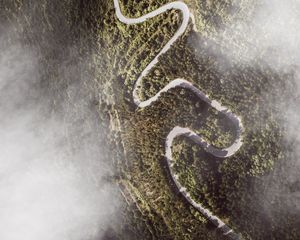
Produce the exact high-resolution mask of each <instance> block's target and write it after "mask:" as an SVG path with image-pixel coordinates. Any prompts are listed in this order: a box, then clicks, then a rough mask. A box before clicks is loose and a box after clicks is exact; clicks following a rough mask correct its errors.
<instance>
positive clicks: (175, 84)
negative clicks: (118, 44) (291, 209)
mask: <svg viewBox="0 0 300 240" xmlns="http://www.w3.org/2000/svg"><path fill="white" fill-rule="evenodd" d="M114 6H115V10H116V15H117V18H118V19H119V20H120V21H121V22H122V23H124V24H139V23H143V22H145V21H147V20H148V19H151V18H153V17H155V16H157V15H159V14H162V13H164V12H166V11H168V10H171V9H175V10H179V11H180V12H181V13H182V19H183V20H182V23H181V25H180V27H179V29H178V30H177V31H176V33H175V34H174V35H173V37H172V38H171V39H170V40H169V41H168V43H167V44H166V45H165V46H164V47H163V48H162V50H161V51H160V52H159V53H158V54H157V55H156V57H155V58H154V59H153V60H152V61H151V62H150V63H149V64H148V65H147V67H146V68H145V69H144V70H143V71H142V73H141V75H140V76H139V77H138V79H137V81H136V82H135V84H134V89H133V93H132V95H133V100H134V103H135V104H136V105H137V106H138V107H140V108H145V107H147V106H149V105H151V104H152V103H153V102H155V101H157V100H158V99H159V97H160V96H161V94H162V93H164V92H168V91H169V90H170V89H173V88H185V89H188V90H190V91H192V92H193V93H195V94H196V95H197V96H198V97H199V98H200V99H201V100H202V101H205V102H206V103H208V104H209V105H210V106H211V107H213V108H215V109H216V110H217V111H219V112H221V113H223V114H224V115H225V116H226V117H228V119H230V120H231V121H232V122H233V123H234V125H235V129H236V139H235V141H234V142H233V143H232V145H231V146H229V147H228V148H225V149H219V148H216V147H214V146H212V145H210V144H209V143H207V142H206V141H205V140H204V139H203V138H202V137H201V136H199V135H197V134H196V133H195V132H193V131H192V130H191V129H189V128H183V127H180V126H176V127H174V128H173V129H172V130H171V132H170V133H169V134H168V136H167V139H166V145H165V156H166V159H167V165H168V168H169V171H170V173H171V176H172V180H173V182H174V183H175V185H176V187H177V189H178V191H179V192H180V193H181V195H182V196H183V197H184V198H185V199H186V201H188V202H189V203H190V204H191V205H192V206H193V207H194V208H195V209H197V210H198V211H199V212H201V213H202V214H203V215H204V216H205V217H207V219H209V220H210V221H211V222H212V223H213V224H214V225H215V226H216V227H217V228H219V229H220V230H221V232H222V233H223V234H224V235H225V236H227V237H228V238H230V239H242V237H241V236H240V235H238V234H236V233H234V231H233V230H232V229H231V228H230V227H228V226H227V225H226V224H225V223H224V222H223V221H222V220H221V219H219V218H218V217H217V216H215V215H213V214H212V213H211V212H210V211H209V210H208V209H207V208H205V207H203V206H202V205H201V204H200V203H198V202H196V201H195V200H194V199H192V198H191V197H190V194H189V192H188V191H187V189H186V188H185V187H183V186H182V185H181V183H180V182H179V180H178V175H176V173H175V172H174V170H173V166H174V159H173V157H172V145H173V141H174V139H175V138H177V137H179V136H184V137H187V138H190V139H192V140H193V141H194V142H195V143H197V144H199V145H200V146H201V147H202V148H204V150H205V151H206V152H208V153H210V154H212V155H213V156H215V157H218V158H227V157H230V156H232V155H234V154H235V153H236V152H237V151H238V150H239V149H240V147H241V146H242V144H243V141H242V140H243V139H242V132H243V126H242V122H241V119H240V118H239V117H238V116H236V115H235V114H234V113H232V112H231V111H230V110H229V109H227V108H226V107H223V106H222V105H221V104H220V103H219V102H217V101H214V100H213V101H211V100H210V99H209V98H208V96H207V95H205V94H204V93H203V92H202V91H201V90H199V89H198V88H197V87H195V86H194V85H193V84H192V83H191V82H189V81H187V80H185V79H181V78H178V79H175V80H173V81H171V82H170V83H168V84H167V85H166V86H165V87H164V88H163V89H161V90H160V91H159V92H158V93H157V94H156V95H154V96H153V97H150V98H149V99H147V100H145V101H143V100H141V99H140V94H139V91H140V89H141V83H142V80H143V78H144V77H145V76H147V75H148V73H149V72H150V71H151V69H152V68H153V67H155V65H156V64H157V63H158V60H159V57H160V56H162V55H163V54H164V53H166V52H167V51H168V50H169V49H170V47H171V46H172V45H173V44H174V43H175V42H176V41H177V40H178V38H179V37H180V36H181V35H182V34H183V33H184V32H185V30H186V28H187V26H188V23H189V20H190V19H191V20H192V23H193V25H194V29H196V27H195V24H194V17H193V15H192V14H191V13H190V10H189V8H188V6H187V5H186V4H185V3H183V2H180V1H175V2H171V3H168V4H165V5H163V6H162V7H160V8H158V9H156V10H154V11H152V12H150V13H148V14H146V15H144V16H141V17H138V18H128V17H126V16H124V15H123V14H122V12H121V9H120V4H119V0H114Z"/></svg>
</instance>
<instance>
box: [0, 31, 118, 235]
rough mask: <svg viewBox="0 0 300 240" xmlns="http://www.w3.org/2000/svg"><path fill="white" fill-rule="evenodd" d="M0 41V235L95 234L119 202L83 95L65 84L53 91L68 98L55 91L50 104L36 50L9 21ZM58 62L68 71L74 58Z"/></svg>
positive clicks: (75, 86) (111, 217) (111, 219)
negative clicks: (55, 107) (54, 105)
mask: <svg viewBox="0 0 300 240" xmlns="http://www.w3.org/2000/svg"><path fill="white" fill-rule="evenodd" d="M2 27H3V26H2ZM2 29H4V28H2ZM8 39H10V40H9V41H8ZM0 42H1V44H0V116H1V118H0V159H1V161H0V226H1V231H0V239H3V240H21V239H22V240H40V239H45V240H62V239H64V240H65V239H66V240H67V239H68V240H71V239H72V240H81V239H97V240H98V239H101V238H102V237H103V236H104V234H105V231H106V230H107V229H108V228H109V227H113V226H114V224H116V223H117V217H116V215H117V213H118V208H119V204H120V202H119V198H118V194H117V193H118V191H117V187H116V186H115V185H114V184H113V183H112V182H111V181H109V180H108V179H109V177H110V176H112V175H113V174H114V171H113V169H112V166H111V164H110V163H109V162H107V156H108V155H109V153H108V149H106V146H105V144H104V143H105V141H106V139H105V137H106V136H105V132H104V131H103V132H102V131H101V128H100V127H97V128H94V124H97V121H100V120H99V119H98V118H97V117H95V116H97V113H95V111H96V109H91V108H88V104H85V103H86V102H88V103H89V102H90V99H89V95H86V94H84V93H82V91H81V90H80V88H78V87H80V85H78V84H70V85H69V86H68V87H67V88H65V89H64V88H62V89H61V91H64V93H66V95H68V96H69V97H70V95H72V93H73V92H74V91H76V94H75V95H76V96H74V97H72V96H71V97H70V98H71V101H72V105H70V103H69V101H70V100H69V101H67V99H60V100H59V105H60V106H61V107H60V109H61V110H60V111H59V112H55V111H54V110H53V109H52V108H51V104H50V103H51V102H52V100H53V99H51V96H50V95H48V94H47V90H45V89H44V88H43V87H42V76H41V73H42V66H41V64H40V59H41V56H40V53H39V51H38V50H37V49H36V48H35V47H34V46H33V47H32V46H29V45H26V44H24V43H22V42H21V41H19V40H18V38H16V36H15V33H14V31H12V30H11V29H10V28H5V31H3V30H1V32H0ZM71 60H72V59H71ZM60 64H61V66H62V67H61V71H60V73H61V74H62V77H66V76H67V78H69V79H72V78H75V74H74V72H73V70H72V69H75V68H77V67H78V66H77V65H72V64H70V63H68V64H66V63H65V62H62V63H60ZM72 106H76V112H78V114H76V115H72V114H70V112H72V111H73V110H72V109H69V108H70V107H72ZM66 119H67V121H68V126H69V127H68V128H67V129H66V127H65V126H66ZM70 119H71V120H70ZM88 126H89V127H88ZM96 126H97V125H96ZM66 131H67V132H66ZM70 136H74V137H73V139H72V140H71V143H70ZM99 136H100V137H99Z"/></svg>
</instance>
